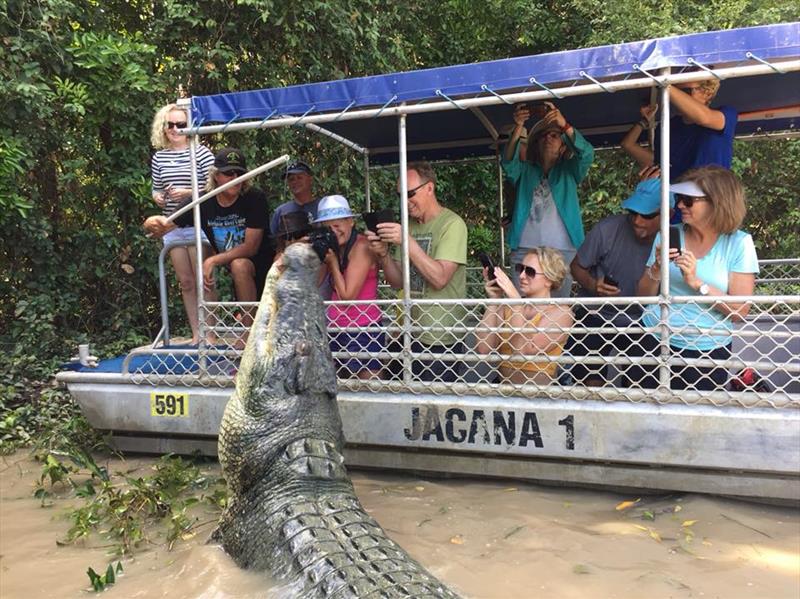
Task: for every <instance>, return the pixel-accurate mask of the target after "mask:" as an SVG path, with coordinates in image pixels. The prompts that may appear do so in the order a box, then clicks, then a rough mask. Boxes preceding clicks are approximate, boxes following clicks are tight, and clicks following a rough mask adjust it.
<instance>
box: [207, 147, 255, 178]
mask: <svg viewBox="0 0 800 599" xmlns="http://www.w3.org/2000/svg"><path fill="white" fill-rule="evenodd" d="M214 166H215V167H216V169H217V170H218V171H219V172H221V173H222V174H224V175H229V174H237V175H244V174H245V173H246V172H247V166H246V165H245V162H244V154H242V151H241V150H238V149H236V148H222V149H221V150H220V151H219V152H217V154H216V156H214Z"/></svg>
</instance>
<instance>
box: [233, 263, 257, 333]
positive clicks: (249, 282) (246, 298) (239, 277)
mask: <svg viewBox="0 0 800 599" xmlns="http://www.w3.org/2000/svg"><path fill="white" fill-rule="evenodd" d="M230 269H231V278H233V287H234V289H235V290H236V299H237V300H238V301H240V302H254V301H256V299H257V298H256V269H255V266H254V265H253V262H252V261H251V260H250V259H249V258H237V259H236V260H234V261H233V262H231V263H230ZM252 310H253V308H252V307H248V308H244V309H243V310H242V321H241V322H242V325H244V326H245V327H246V328H247V329H248V332H249V329H250V326H251V325H252V324H253V312H252ZM247 334H248V333H245V334H244V337H243V338H242V339H241V340H239V342H238V343H236V346H237V347H239V346H241V347H244V344H245V343H246V342H247Z"/></svg>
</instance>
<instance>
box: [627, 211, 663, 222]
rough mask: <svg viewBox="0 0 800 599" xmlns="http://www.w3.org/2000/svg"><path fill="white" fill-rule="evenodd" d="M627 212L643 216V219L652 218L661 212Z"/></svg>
mask: <svg viewBox="0 0 800 599" xmlns="http://www.w3.org/2000/svg"><path fill="white" fill-rule="evenodd" d="M628 214H631V215H633V216H638V217H639V218H643V219H644V220H653V219H654V218H658V215H659V214H661V213H660V212H651V213H650V214H642V213H641V212H636V211H635V210H628Z"/></svg>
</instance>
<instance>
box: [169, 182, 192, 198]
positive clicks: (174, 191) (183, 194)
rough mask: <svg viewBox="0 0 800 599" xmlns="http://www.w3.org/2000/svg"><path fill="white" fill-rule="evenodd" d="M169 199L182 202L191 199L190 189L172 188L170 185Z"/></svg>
mask: <svg viewBox="0 0 800 599" xmlns="http://www.w3.org/2000/svg"><path fill="white" fill-rule="evenodd" d="M169 197H170V198H171V199H173V200H178V201H179V202H182V201H183V200H186V199H188V198H190V197H192V188H191V187H173V186H171V185H170V187H169Z"/></svg>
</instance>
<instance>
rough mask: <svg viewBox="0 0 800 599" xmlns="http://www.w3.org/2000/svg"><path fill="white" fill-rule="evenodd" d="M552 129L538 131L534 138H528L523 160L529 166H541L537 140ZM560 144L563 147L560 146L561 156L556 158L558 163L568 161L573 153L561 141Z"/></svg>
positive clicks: (540, 154)
mask: <svg viewBox="0 0 800 599" xmlns="http://www.w3.org/2000/svg"><path fill="white" fill-rule="evenodd" d="M552 129H553V128H552V127H548V128H547V129H543V130H542V131H539V132H538V133H537V134H536V136H535V137H529V138H528V142H527V148H526V149H525V152H526V154H525V160H527V161H528V162H530V163H531V164H538V165H541V164H542V153H541V152H540V151H539V139H540V138H541V137H542V135H544V134H545V133H546V132H547V131H551V130H552ZM561 143H563V144H564V145H563V146H561V155H560V156H559V157H558V161H561V160H568V159H569V158H572V155H573V152H572V150H571V149H570V147H569V145H568V144H567V143H566V142H565V141H564V140H563V139H562V140H561Z"/></svg>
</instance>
